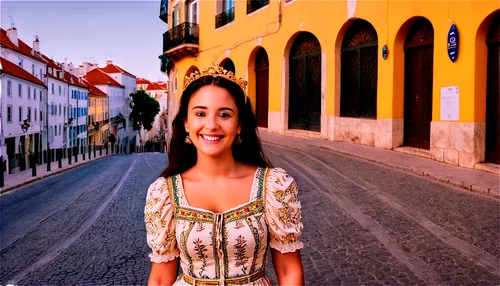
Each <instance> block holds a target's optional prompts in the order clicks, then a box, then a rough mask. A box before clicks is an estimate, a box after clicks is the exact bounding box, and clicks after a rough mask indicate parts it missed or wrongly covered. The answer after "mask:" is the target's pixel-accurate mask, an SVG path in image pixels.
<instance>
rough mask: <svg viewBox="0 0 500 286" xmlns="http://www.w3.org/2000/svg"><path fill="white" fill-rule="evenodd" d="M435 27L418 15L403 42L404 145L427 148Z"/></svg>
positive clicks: (428, 145) (429, 129) (429, 133)
mask: <svg viewBox="0 0 500 286" xmlns="http://www.w3.org/2000/svg"><path fill="white" fill-rule="evenodd" d="M433 57H434V31H433V29H432V25H431V23H430V22H429V21H428V20H427V19H425V18H421V19H419V20H417V22H416V23H415V24H414V25H413V27H412V28H411V30H410V32H409V34H408V37H407V39H406V42H405V94H404V142H403V144H404V145H405V146H410V147H415V148H420V149H430V135H431V121H432V78H433Z"/></svg>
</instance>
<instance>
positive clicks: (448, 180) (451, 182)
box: [261, 139, 500, 198]
mask: <svg viewBox="0 0 500 286" xmlns="http://www.w3.org/2000/svg"><path fill="white" fill-rule="evenodd" d="M261 140H262V142H263V143H267V144H273V145H278V146H282V147H286V148H290V149H297V148H295V147H291V146H289V145H286V144H285V143H279V142H275V141H270V140H267V139H261ZM304 143H305V144H307V145H309V146H313V147H318V148H322V149H325V150H329V151H332V152H335V153H339V154H343V155H348V156H351V157H355V158H359V159H363V160H365V161H369V162H373V163H377V164H379V165H383V166H387V167H390V168H393V169H397V170H402V171H406V172H409V173H413V174H416V175H419V176H422V177H426V178H429V179H432V180H434V181H438V182H441V183H445V184H447V185H450V186H454V187H459V188H461V189H464V190H468V191H470V192H473V193H479V194H483V195H487V196H489V197H494V198H500V194H494V193H492V192H491V189H490V188H487V187H484V186H481V185H474V184H471V183H466V182H462V181H458V180H455V179H451V178H450V177H438V176H435V175H432V174H429V173H427V172H425V171H421V170H415V169H413V168H409V167H403V166H399V165H396V164H390V163H387V162H381V161H378V160H375V159H372V158H368V157H365V156H361V155H359V154H355V153H352V152H348V151H343V150H337V149H335V148H331V147H329V146H326V145H315V144H309V143H307V142H304Z"/></svg>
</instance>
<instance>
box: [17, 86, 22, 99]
mask: <svg viewBox="0 0 500 286" xmlns="http://www.w3.org/2000/svg"><path fill="white" fill-rule="evenodd" d="M18 94H19V97H23V86H22V85H21V84H19V85H18Z"/></svg>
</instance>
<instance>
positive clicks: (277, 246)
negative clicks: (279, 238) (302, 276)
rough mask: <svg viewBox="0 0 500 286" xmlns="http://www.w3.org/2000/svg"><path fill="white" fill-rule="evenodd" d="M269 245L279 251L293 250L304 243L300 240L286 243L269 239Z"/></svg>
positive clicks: (301, 246) (300, 247)
mask: <svg viewBox="0 0 500 286" xmlns="http://www.w3.org/2000/svg"><path fill="white" fill-rule="evenodd" d="M269 246H270V247H271V248H274V249H276V250H278V251H279V252H281V253H288V252H294V251H295V250H297V249H302V248H304V244H303V243H302V242H300V241H296V242H292V243H287V244H284V243H280V242H276V241H271V242H270V243H269Z"/></svg>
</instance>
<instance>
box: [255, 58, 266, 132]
mask: <svg viewBox="0 0 500 286" xmlns="http://www.w3.org/2000/svg"><path fill="white" fill-rule="evenodd" d="M255 79H256V89H255V90H256V102H255V115H256V117H257V126H259V127H266V128H267V123H268V122H267V115H268V112H269V58H268V57H267V53H266V50H264V48H261V49H260V50H259V51H258V52H257V57H256V59H255Z"/></svg>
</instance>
